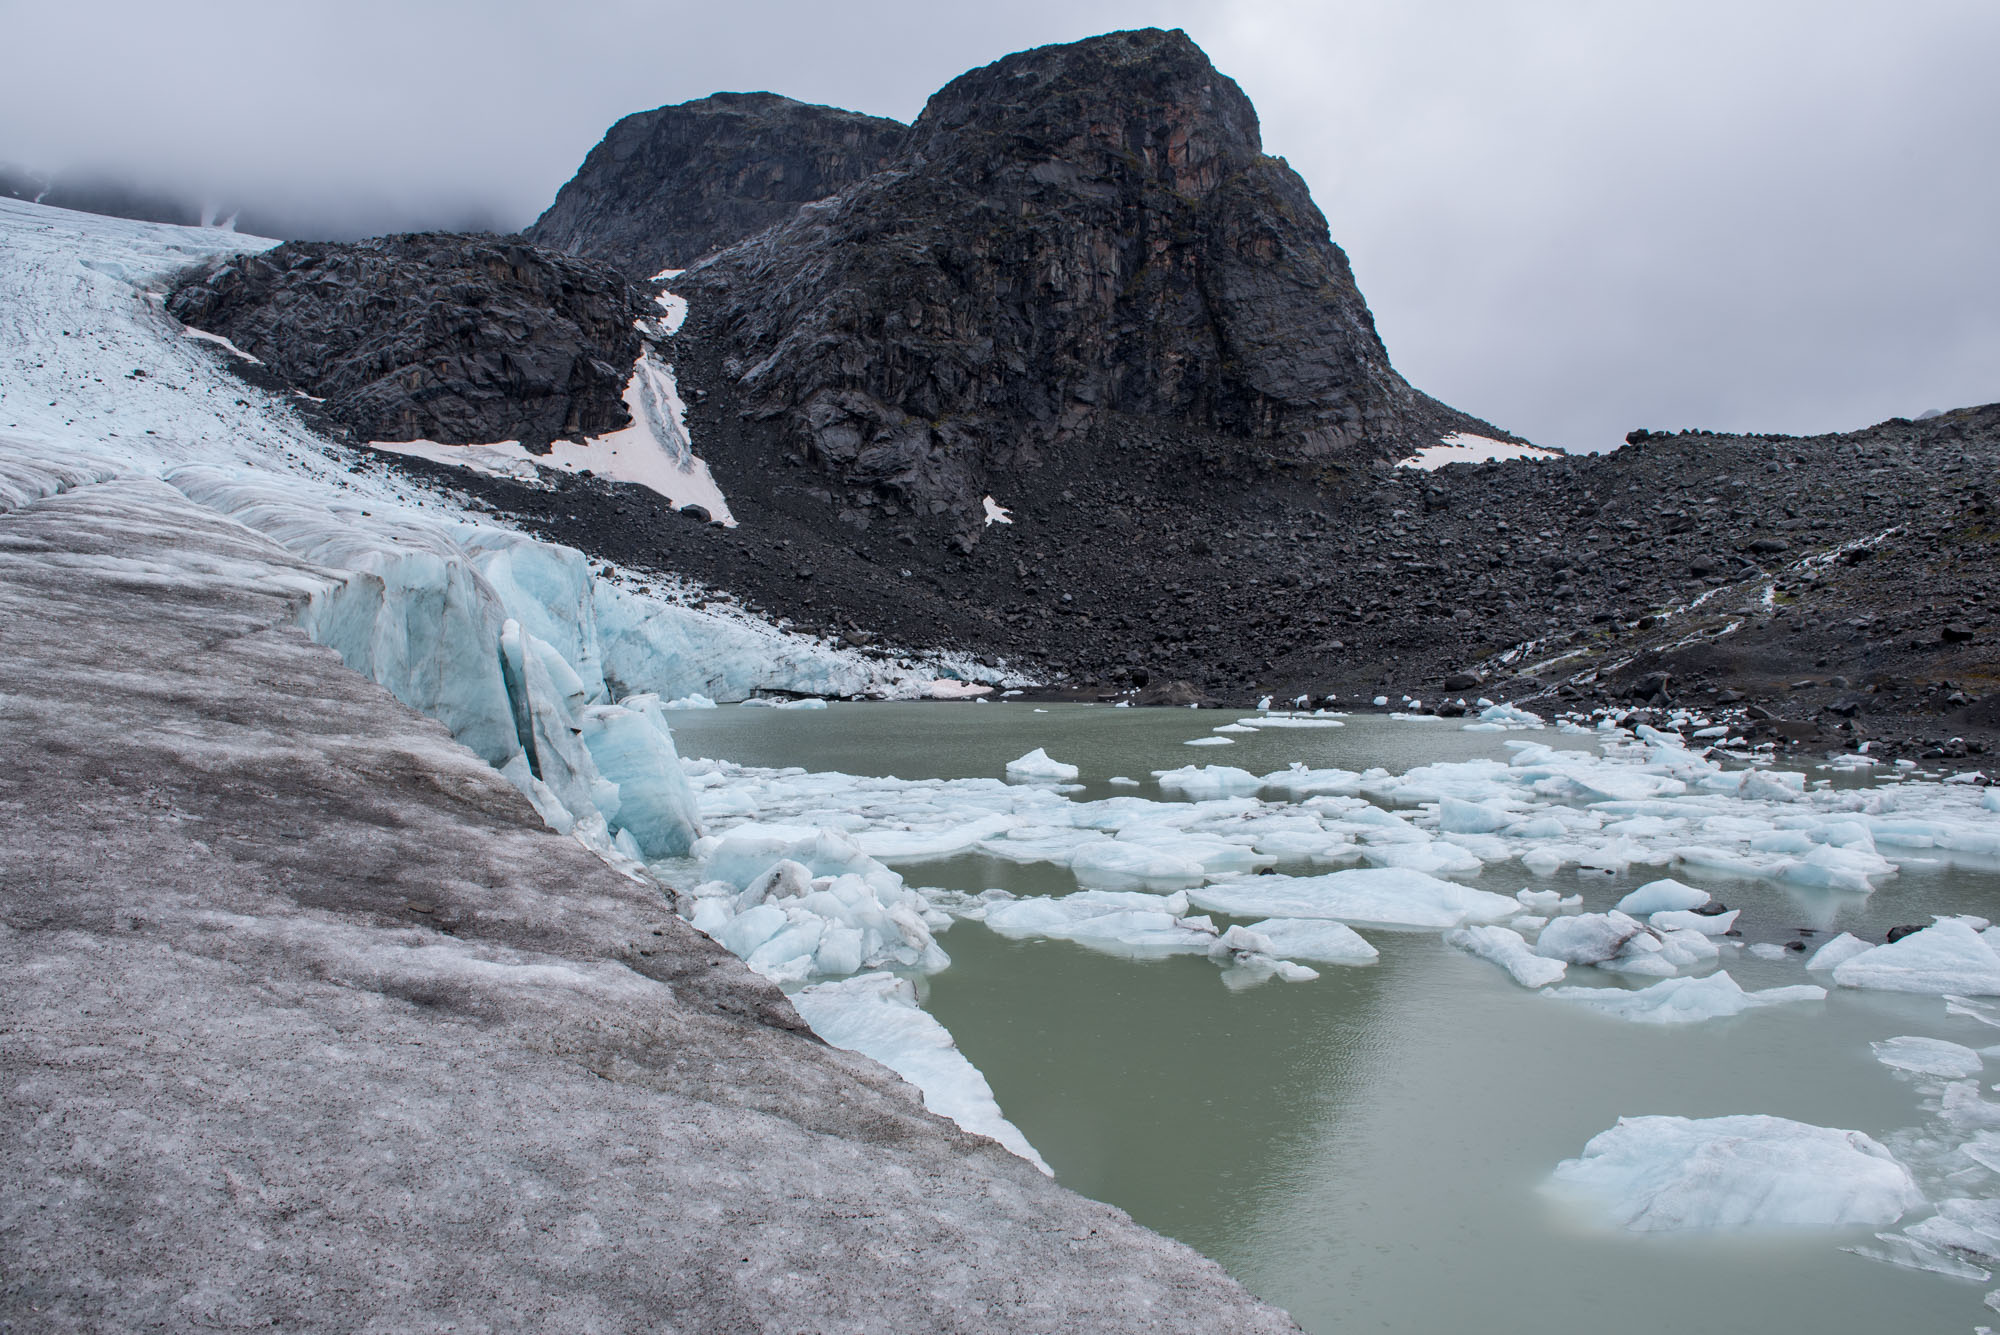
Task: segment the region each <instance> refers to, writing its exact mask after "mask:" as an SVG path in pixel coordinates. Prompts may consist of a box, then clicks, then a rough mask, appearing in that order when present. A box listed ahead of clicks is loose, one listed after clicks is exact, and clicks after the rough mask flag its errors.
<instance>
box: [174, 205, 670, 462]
mask: <svg viewBox="0 0 2000 1335" xmlns="http://www.w3.org/2000/svg"><path fill="white" fill-rule="evenodd" d="M167 309H168V310H169V311H170V312H171V313H172V314H173V315H174V316H175V317H176V318H178V319H180V320H181V321H183V322H184V323H187V324H190V325H193V326H195V327H196V328H199V329H205V330H208V331H210V332H212V333H217V334H221V335H223V336H224V337H226V338H228V339H230V340H231V341H232V342H234V343H235V344H236V345H237V346H238V347H240V348H242V349H243V350H244V351H245V352H248V353H250V354H252V355H253V356H256V357H258V358H261V359H262V360H263V361H264V362H266V363H267V364H268V365H269V367H270V369H271V371H273V372H274V373H275V374H277V375H278V376H279V377H281V378H282V379H283V380H284V381H285V382H286V383H287V384H289V385H291V386H293V387H295V388H298V389H302V390H304V391H305V392H307V393H308V394H311V395H313V396H314V397H316V398H322V399H325V400H326V401H327V402H326V404H325V405H324V411H325V413H326V414H327V416H329V417H331V418H332V419H333V420H334V421H336V422H339V423H340V424H342V425H344V426H346V427H347V428H348V429H349V430H351V431H353V432H354V433H355V435H356V436H358V437H359V438H360V439H362V440H435V441H439V442H441V443H444V444H447V445H471V444H484V443H488V442H492V441H500V440H519V441H520V442H522V443H523V444H524V445H526V446H527V447H528V448H529V449H531V450H545V449H546V448H547V447H548V445H549V442H550V441H552V440H554V439H557V438H562V439H572V440H574V439H581V438H583V437H585V436H593V435H598V434H601V433H603V432H606V431H612V430H616V429H617V428H619V427H622V426H625V425H627V424H628V423H629V422H630V420H631V417H630V414H628V413H627V412H626V410H625V404H624V399H623V394H624V387H625V381H626V379H627V377H628V376H629V375H630V374H631V370H632V364H633V362H634V361H636V360H637V359H638V356H639V352H640V344H641V340H640V335H639V333H638V331H637V329H636V328H635V321H636V320H637V319H638V318H639V317H640V315H641V314H642V313H643V298H642V297H641V295H640V294H639V293H638V292H636V291H635V290H634V289H632V288H631V287H629V286H628V285H627V284H626V283H625V281H624V280H623V279H622V278H621V277H620V276H619V275H618V274H616V273H614V272H613V271H611V270H610V269H608V268H607V267H605V266H603V265H601V264H596V263H592V262H590V261H586V260H580V259H576V258H573V257H571V256H567V255H557V254H552V253H550V252H548V251H544V250H538V249H536V248H535V247H534V246H530V245H527V244H525V243H524V242H521V241H519V240H516V239H513V238H511V237H479V236H461V235H456V234H452V233H439V232H426V233H416V234H410V235H404V236H390V237H382V238H380V239H378V240H374V241H364V242H360V243H358V244H351V245H350V244H340V243H333V242H301V241H294V242H288V243H286V244H285V245H282V246H279V247H277V248H276V249H274V250H268V251H265V252H264V253H262V254H259V255H241V256H236V257H234V258H232V259H229V260H227V261H225V262H223V263H221V264H219V265H215V266H211V267H210V268H208V269H205V270H202V271H200V272H198V273H196V274H194V275H192V276H190V278H189V279H187V280H186V281H184V282H183V283H182V284H181V285H180V286H179V287H178V288H177V289H176V290H175V291H174V293H173V295H172V296H171V297H170V298H169V299H168V302H167Z"/></svg>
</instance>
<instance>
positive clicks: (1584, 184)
mask: <svg viewBox="0 0 2000 1335" xmlns="http://www.w3.org/2000/svg"><path fill="white" fill-rule="evenodd" d="M1149 24H1150V25H1156V26H1161V27H1182V28H1185V29H1187V31H1188V32H1189V34H1190V35H1192V36H1193V37H1194V39H1195V40H1196V41H1197V42H1199V43H1200V44H1201V45H1202V46H1203V48H1204V49H1206V50H1207V51H1208V53H1209V55H1210V57H1211V58H1212V59H1213V60H1214V61H1215V63H1216V65H1217V66H1218V67H1219V68H1220V69H1221V70H1222V71H1223V72H1224V73H1226V74H1228V75H1230V76H1232V77H1234V78H1235V79H1236V80H1237V82H1239V83H1240V84H1241V85H1242V86H1243V88H1244V90H1245V91H1246V92H1247V93H1249V95H1250V97H1251V99H1252V100H1253V101H1254V102H1255V103H1256V105H1257V109H1258V112H1259V113H1260V115H1261V117H1262V119H1263V125H1264V140H1265V147H1266V148H1267V150H1268V151H1270V152H1273V153H1278V154H1282V155H1284V156H1285V157H1286V158H1288V159H1289V160H1290V162H1291V164H1292V165H1293V167H1295V168H1297V169H1298V171H1299V172H1300V173H1301V174H1302V175H1303V176H1304V177H1305V179H1306V181H1307V182H1308V183H1309V184H1310V185H1311V187H1312V190H1313V195H1314V197H1315V198H1316V199H1317V200H1318V202H1319V205H1320V207H1321V208H1322V209H1323V210H1324V211H1325V213H1326V215H1327V217H1328V219H1329V221H1330V222H1331V224H1332V227H1333V236H1334V239H1335V240H1336V241H1337V242H1339V243H1340V244H1341V245H1342V246H1344V247H1345V248H1346V249H1347V252H1348V254H1349V256H1350V257H1351V258H1352V260H1353V262H1354V268H1355V273H1356V276H1357V277H1358V279H1359V281H1360V284H1361V289H1362V291H1363V292H1364V293H1365V294H1366V296H1367V297H1368V300H1369V304H1370V305H1371V307H1372V308H1373V309H1374V312H1375V316H1376V320H1377V323H1378V324H1379V326H1380V328H1381V330H1382V334H1383V338H1384V339H1385V341H1386V342H1387V344H1388V347H1389V352H1390V355H1391V357H1392V358H1393V359H1394V361H1395V363H1396V365H1397V366H1398V367H1399V368H1400V369H1401V370H1402V371H1403V373H1404V374H1405V375H1406V376H1408V377H1409V379H1410V380H1411V381H1412V382H1413V383H1415V384H1416V385H1417V386H1418V387H1420V388H1422V389H1425V390H1427V391H1429V392H1430V393H1432V394H1435V395H1436V396H1438V397H1439V398H1442V399H1444V400H1445V401H1446V402H1449V403H1451V404H1453V405H1455V406H1457V407H1460V408H1463V409H1465V410H1467V411H1469V412H1473V413H1477V414H1479V415H1481V416H1483V417H1486V418H1488V419H1490V420H1492V421H1494V422H1497V423H1499V424H1501V425H1502V426H1505V427H1508V428H1510V429H1512V430H1514V431H1517V432H1519V433H1521V434H1523V435H1526V436H1528V437H1530V438H1532V439H1534V440H1537V441H1540V442H1543V443H1547V444H1554V445H1561V446H1565V447H1568V448H1571V449H1603V448H1606V447H1608V446H1611V445H1613V444H1615V443H1617V442H1618V441H1619V439H1620V438H1622V437H1623V435H1624V433H1625V432H1626V431H1627V430H1629V429H1631V428H1632V427H1635V426H1648V427H1654V428H1662V427H1680V426H1705V427H1712V428H1716V429H1724V430H1784V431H1795V432H1808V431H1823V430H1833V429H1841V428H1847V427H1853V426H1860V425H1864V424H1867V423H1870V422H1875V421H1879V420H1881V419H1883V418H1885V417H1890V416H1895V415H1914V414H1916V413H1918V412H1920V411H1922V410H1924V409H1926V408H1950V407H1957V406H1962V405H1967V404H1973V403H1985V402H1990V401H1993V400H2000V245H1996V244H1995V242H1996V237H2000V77H1996V76H1995V70H1996V69H2000V4H1996V3H1994V2H1993V0H1900V2H1899V3H1876V2H1874V0H1859V2H1857V0H1812V2H1810V3H1807V2H1804V0H1801V2H1799V3H1793V2H1792V0H1731V2H1730V3H1712V2H1711V0H1675V3H1672V4H1652V5H1641V4H1623V3H1604V2H1602V0H1518V2H1515V0H1433V2H1429V3H1427V2H1426V0H1319V2H1318V3H1311V2H1292V0H1237V2H1235V3H1223V2H1220V0H1158V2H1157V3H1144V4H1142V3H1128V2H1126V0H1059V2H1051V0H1029V2H1028V3H997V4H996V3H985V4H951V3H945V2H944V0H932V2H931V3H921V4H917V3H892V2H890V0H843V2H842V3H837V4H836V3H827V2H826V0H803V2H801V0H772V2H771V3H756V0H714V2H713V3H707V4H686V3H678V2H669V3H659V2H656V3H639V2H638V0H568V3H561V4H558V3H548V2H547V0H543V2H541V3H521V2H520V0H490V2H488V3H470V0H465V2H462V3H453V4H445V3H432V4H426V3H423V0H396V2H393V3H386V2H384V0H335V2H333V3H285V2H284V0H278V2H277V3H273V2H272V0H255V2H254V3H251V2H249V0H244V2H241V3H231V2H229V0H216V2H212V3H194V2H192V0H189V2H187V3H174V0H64V3H60V4H57V3H50V2H49V0H32V3H30V2H26V0H0V32H5V33H6V34H7V40H8V45H9V48H10V53H9V54H10V59H9V60H8V62H7V63H8V69H7V77H6V78H5V79H4V80H0V161H9V160H11V161H14V162H17V163H21V164H24V165H27V166H30V167H37V168H42V169H58V170H60V169H64V168H70V169H76V168H87V169H96V170H109V171H113V172H117V173H121V174H126V173H130V174H134V175H140V176H145V177H149V178H153V179H157V180H160V181H163V182H183V183H186V184H188V185H189V186H191V187H194V188H199V189H201V190H205V191H209V192H213V193H215V194H217V195H220V196H228V197H233V198H238V199H242V200H247V201H251V202H253V203H256V202H261V203H266V205H267V207H269V206H271V205H280V206H284V207H290V208H296V209H302V210H308V211H312V212H315V213H318V214H319V215H321V216H325V217H327V218H330V219H342V218H363V219H365V220H367V222H368V223H369V225H370V226H373V227H380V228H384V229H386V228H390V227H394V226H398V225H401V226H420V225H434V224H437V223H440V222H457V223H464V222H467V221H484V222H486V223H487V224H488V225H492V226H499V227H518V226H521V225H523V224H525V223H527V222H528V221H530V220H532V219H533V218H534V216H535V215H536V214H537V213H539V212H540V211H541V209H543V208H544V207H546V206H547V204H548V202H549V200H550V199H551V198H552V197H553V195H554V193H555V190H556V188H557V187H558V186H560V185H561V184H562V182H563V181H564V180H566V179H567V178H568V177H569V175H570V174H571V173H572V172H573V171H574V170H575V168H576V165H577V164H578V163H579V162H580V161H581V160H582V158H583V155H584V154H585V152H587V151H588V150H589V148H590V146H591V145H592V144H593V143H595V142H596V141H597V139H598V138H599V137H600V136H601V135H602V133H603V131H604V129H605V128H606V127H607V126H608V125H609V124H610V123H611V122H612V121H613V120H615V119H617V118H618V117H619V116H621V115H624V114H626V113H628V112H632V111H638V110H643V109H645V108H649V107H653V106H658V105H661V104H663V103H669V102H680V101H684V100H687V99H689V98H693V97H700V96H703V95H705V94H707V93H710V92H715V91H717V90H721V89H734V90H746V89H764V88H768V89H771V90H773V91H776V92H781V93H785V94H788V95H790V96H793V97H798V98H803V99H806V100H808V101H814V102H826V103H831V104H834V105H837V106H844V107H850V108H853V109H854V110H857V111H867V112H872V113H875V114H878V115H886V116H894V117H896V118H898V119H901V120H909V119H911V118H912V117H914V116H915V115H916V113H917V112H918V111H919V110H920V109H921V108H922V106H923V102H924V99H925V97H926V96H927V95H928V94H929V93H930V92H931V91H933V90H934V89H935V88H937V87H938V86H939V85H941V84H943V83H944V82H945V81H947V80H948V79H950V78H951V77H953V76H954V75H956V74H958V73H960V72H962V71H964V70H965V69H967V68H970V67H972V66H975V65H981V64H984V63H986V62H988V61H991V60H993V59H996V58H998V57H999V56H1001V55H1003V54H1005V53H1007V52H1009V51H1013V50H1018V49H1020V48H1023V47H1027V46H1036V45H1041V44H1043V43H1046V42H1058V41H1068V40H1072V39H1075V38H1078V37H1084V36H1088V35H1090V34H1093V33H1097V32H1103V31H1108V30H1111V29H1115V28H1124V27H1138V26H1144V25H1149Z"/></svg>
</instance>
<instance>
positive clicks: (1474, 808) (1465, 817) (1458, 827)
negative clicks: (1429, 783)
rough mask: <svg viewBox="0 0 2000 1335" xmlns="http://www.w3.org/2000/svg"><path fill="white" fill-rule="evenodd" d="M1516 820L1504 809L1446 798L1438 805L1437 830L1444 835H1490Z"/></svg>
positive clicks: (1456, 798)
mask: <svg viewBox="0 0 2000 1335" xmlns="http://www.w3.org/2000/svg"><path fill="white" fill-rule="evenodd" d="M1517 819H1518V817H1517V815H1516V814H1515V813H1514V812H1512V811H1508V810H1507V809H1506V808H1504V807H1501V806H1497V805H1493V804H1489V803H1483V802H1468V801H1465V800H1464V799H1463V798H1458V797H1446V798H1445V799H1444V800H1443V801H1441V802H1439V803H1438V829H1440V830H1442V831H1444V832H1445V833H1446V834H1492V833H1493V832H1495V831H1496V830H1504V829H1506V828H1507V827H1508V826H1509V825H1512V824H1513V823H1514V822H1515V821H1516V820H1517Z"/></svg>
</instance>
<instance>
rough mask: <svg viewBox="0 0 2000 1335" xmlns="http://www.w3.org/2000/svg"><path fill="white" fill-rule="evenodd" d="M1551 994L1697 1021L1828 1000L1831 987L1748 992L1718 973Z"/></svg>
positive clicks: (1629, 1014)
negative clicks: (1634, 986)
mask: <svg viewBox="0 0 2000 1335" xmlns="http://www.w3.org/2000/svg"><path fill="white" fill-rule="evenodd" d="M1549 995H1550V996H1552V997H1560V998H1561V999H1562V1000H1564V1001H1573V1002H1577V1003H1579V1004H1581V1005H1585V1006H1589V1007H1591V1008H1592V1009H1593V1010H1599V1011H1602V1012H1604V1013H1605V1014H1607V1015H1612V1016H1616V1017H1617V1018H1618V1019H1621V1020H1631V1021H1633V1022H1635V1023H1638V1024H1693V1023H1695V1022H1697V1021H1701V1020H1714V1019H1720V1018H1722V1017H1724V1016H1729V1015H1739V1014H1741V1013H1742V1012H1744V1011H1746V1010H1750V1009H1753V1008H1755V1007H1758V1006H1773V1005H1779V1004H1782V1003H1785V1002H1791V1001H1823V1000H1825V999H1826V989H1825V988H1823V987H1813V986H1810V985H1800V986H1798V987H1773V988H1767V989H1766V990H1764V991H1762V992H1746V991H1744V990H1743V988H1742V987H1741V986H1740V985H1739V984H1738V983H1737V981H1736V980H1735V979H1734V978H1731V977H1730V976H1729V975H1728V974H1726V973H1712V974H1710V975H1708V976H1707V977H1706V978H1669V979H1666V980H1664V981H1662V982H1658V983H1654V984H1653V985H1652V986H1651V987H1642V988H1639V989H1638V990H1637V991H1626V990H1625V989H1623V988H1616V987H1559V988H1557V989H1555V990H1554V991H1552V992H1550V993H1549Z"/></svg>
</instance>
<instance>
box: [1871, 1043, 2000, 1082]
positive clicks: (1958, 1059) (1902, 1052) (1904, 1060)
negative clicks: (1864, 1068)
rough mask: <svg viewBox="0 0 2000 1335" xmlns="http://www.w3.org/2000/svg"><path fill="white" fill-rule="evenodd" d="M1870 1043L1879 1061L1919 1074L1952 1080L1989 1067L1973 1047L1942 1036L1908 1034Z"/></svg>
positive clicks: (1885, 1064) (1974, 1073)
mask: <svg viewBox="0 0 2000 1335" xmlns="http://www.w3.org/2000/svg"><path fill="white" fill-rule="evenodd" d="M1869 1046H1870V1047H1872V1048H1873V1049H1874V1052H1875V1060H1876V1061H1878V1062H1881V1063H1882V1064H1883V1065H1884V1066H1893V1067H1894V1068H1895V1069H1897V1070H1899V1071H1909V1072H1911V1073H1912V1074H1915V1075H1941V1076H1944V1077H1945V1078H1947V1079H1950V1080H1962V1079H1964V1078H1966V1077H1967V1076H1974V1075H1978V1074H1979V1073H1980V1071H1981V1070H1983V1069H1984V1068H1985V1063H1984V1062H1983V1061H1982V1060H1981V1059H1980V1056H1979V1054H1978V1053H1976V1052H1974V1051H1973V1050H1972V1049H1971V1048H1968V1047H1966V1046H1965V1045H1964V1044H1963V1043H1952V1042H1948V1041H1947V1040H1945V1039H1942V1038H1920V1037H1917V1036H1915V1035H1910V1034H1905V1035H1903V1036H1902V1037H1900V1038H1887V1039H1883V1040H1882V1041H1881V1042H1879V1043H1873V1044H1870V1045H1869Z"/></svg>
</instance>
